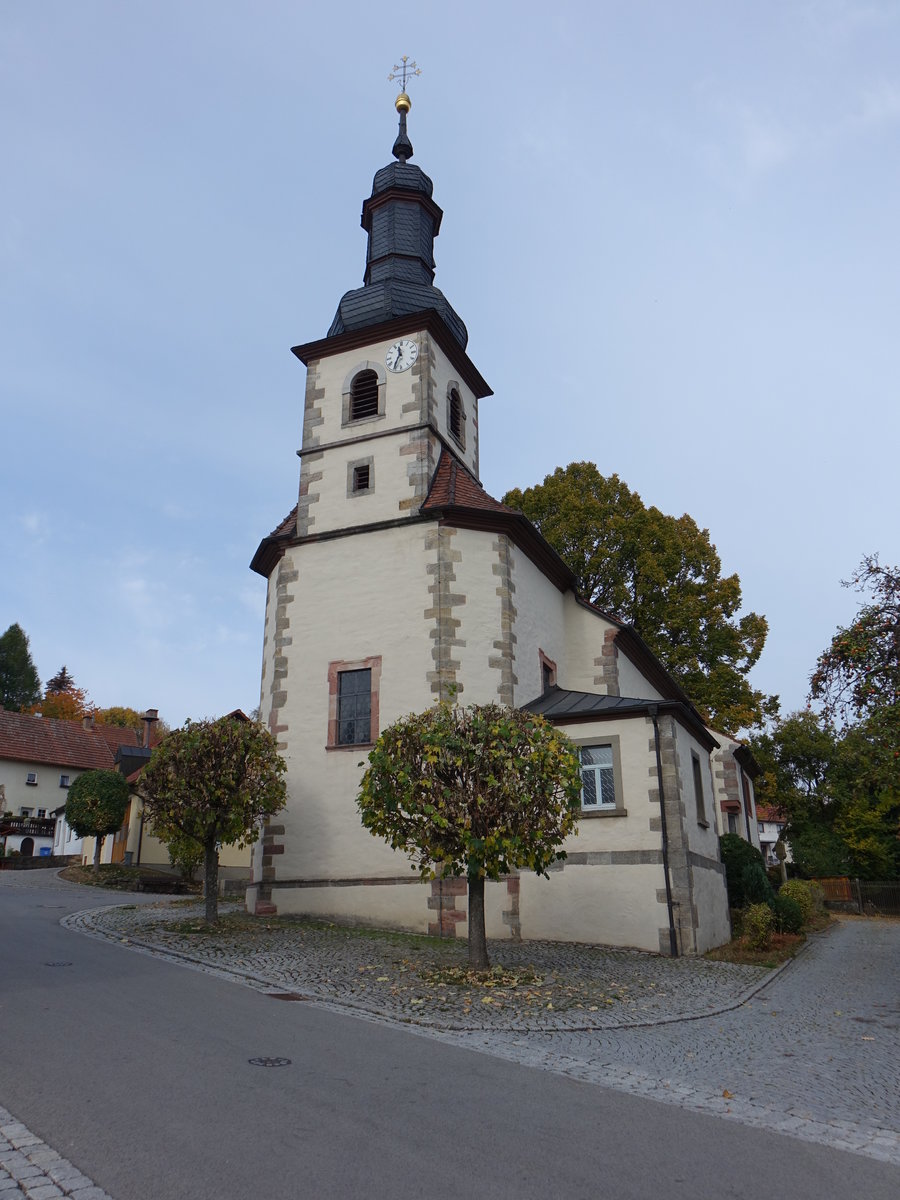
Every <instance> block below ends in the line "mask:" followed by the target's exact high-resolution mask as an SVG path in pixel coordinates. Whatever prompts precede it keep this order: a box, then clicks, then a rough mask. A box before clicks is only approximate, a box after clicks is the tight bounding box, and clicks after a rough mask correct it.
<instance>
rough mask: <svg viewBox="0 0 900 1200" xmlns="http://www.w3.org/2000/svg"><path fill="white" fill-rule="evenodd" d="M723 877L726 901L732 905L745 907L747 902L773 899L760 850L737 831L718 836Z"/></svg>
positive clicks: (756, 902)
mask: <svg viewBox="0 0 900 1200" xmlns="http://www.w3.org/2000/svg"><path fill="white" fill-rule="evenodd" d="M719 846H720V848H721V853H722V862H723V864H724V866H725V880H726V883H727V885H728V904H729V906H730V907H731V908H745V907H746V906H747V905H748V904H769V903H770V902H771V900H772V896H773V894H774V893H773V892H772V885H771V884H770V883H769V880H768V878H767V876H766V868H765V866H764V865H763V859H762V855H761V854H760V852H759V851H758V850H757V849H756V847H755V846H751V845H750V843H749V842H745V841H744V839H743V838H742V837H738V835H737V834H736V833H725V834H723V835H722V836H721V837H720V838H719Z"/></svg>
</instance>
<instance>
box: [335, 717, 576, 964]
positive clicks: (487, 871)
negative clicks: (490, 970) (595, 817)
mask: <svg viewBox="0 0 900 1200" xmlns="http://www.w3.org/2000/svg"><path fill="white" fill-rule="evenodd" d="M580 796H581V772H580V767H579V763H578V758H577V755H576V754H575V751H574V748H573V746H572V744H571V742H570V741H569V740H568V738H567V737H565V735H564V734H562V733H559V732H558V731H557V730H556V729H554V728H553V726H552V725H550V724H549V723H548V722H546V721H545V720H544V719H543V718H542V717H538V716H533V715H531V714H529V713H525V712H520V711H518V710H516V709H511V708H504V707H502V706H500V705H497V704H487V705H483V706H477V705H472V706H471V707H469V708H460V707H456V706H452V705H450V704H449V703H446V702H445V703H442V704H439V705H436V706H435V707H434V708H431V709H429V710H428V711H427V712H424V713H419V714H412V715H410V716H407V717H404V718H403V719H402V720H400V721H397V722H396V723H395V724H393V725H391V726H390V727H389V728H387V729H385V730H384V731H383V732H382V734H381V736H380V737H379V739H378V741H377V742H376V744H375V746H374V748H373V749H372V751H371V752H370V754H369V766H368V769H367V770H366V772H365V774H364V775H363V778H362V782H361V784H360V790H359V795H358V797H357V804H358V806H359V810H360V813H361V815H362V823H363V825H364V826H365V827H366V828H367V829H368V830H369V831H370V832H371V833H372V834H374V835H376V836H378V837H383V838H384V839H385V840H386V841H387V842H389V843H390V845H391V846H392V847H393V849H395V850H400V851H402V852H403V853H405V854H408V855H409V856H410V857H411V858H412V859H413V863H414V865H413V870H416V869H418V871H419V873H420V875H421V877H422V878H423V879H432V878H434V877H435V876H436V875H438V874H441V875H451V876H452V875H455V876H460V875H465V876H466V879H467V880H468V891H469V965H470V966H471V967H473V968H475V969H478V970H484V969H486V968H487V967H488V966H489V965H490V964H489V962H488V954H487V940H486V937H485V926H484V881H485V879H499V877H500V876H501V875H506V874H509V873H510V872H511V871H514V870H523V869H524V870H531V871H536V872H537V873H538V874H539V875H546V874H547V868H548V867H549V866H550V864H551V863H553V862H555V861H556V860H557V859H562V858H565V857H566V854H565V851H562V850H559V849H558V847H559V845H560V843H561V842H562V841H563V839H564V838H565V837H566V836H567V835H568V834H569V833H571V832H572V831H573V830H574V829H575V819H576V814H577V810H578V805H579V800H580Z"/></svg>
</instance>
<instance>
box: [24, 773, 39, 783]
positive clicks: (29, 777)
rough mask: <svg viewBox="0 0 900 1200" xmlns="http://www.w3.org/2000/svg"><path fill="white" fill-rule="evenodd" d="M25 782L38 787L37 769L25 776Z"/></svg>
mask: <svg viewBox="0 0 900 1200" xmlns="http://www.w3.org/2000/svg"><path fill="white" fill-rule="evenodd" d="M25 782H26V783H27V784H28V786H29V787H37V771H29V772H28V774H27V775H26V776H25Z"/></svg>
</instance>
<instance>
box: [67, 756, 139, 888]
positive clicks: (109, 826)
mask: <svg viewBox="0 0 900 1200" xmlns="http://www.w3.org/2000/svg"><path fill="white" fill-rule="evenodd" d="M127 810H128V783H127V781H126V779H125V776H124V775H120V774H119V772H118V771H85V772H84V773H83V774H81V775H79V776H78V778H77V779H75V780H73V782H72V785H71V786H70V788H69V792H68V795H67V797H66V821H67V823H68V824H69V825H70V826H71V827H72V829H74V830H75V832H76V833H77V834H78V836H79V837H92V838H94V871H95V872H97V871H99V870H100V851H101V849H102V847H103V839H104V838H105V837H106V835H107V834H110V833H116V832H118V830H119V829H121V827H122V822H123V821H124V820H125V813H126V812H127Z"/></svg>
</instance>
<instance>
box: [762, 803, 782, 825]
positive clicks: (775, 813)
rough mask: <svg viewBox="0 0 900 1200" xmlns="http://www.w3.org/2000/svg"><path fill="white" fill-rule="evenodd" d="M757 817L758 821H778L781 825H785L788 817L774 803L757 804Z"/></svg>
mask: <svg viewBox="0 0 900 1200" xmlns="http://www.w3.org/2000/svg"><path fill="white" fill-rule="evenodd" d="M756 819H757V821H776V822H777V823H778V824H779V825H784V824H785V822H786V819H787V818H786V817H785V815H784V813H783V812H782V811H781V809H780V808H776V807H775V805H774V804H757V806H756Z"/></svg>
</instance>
